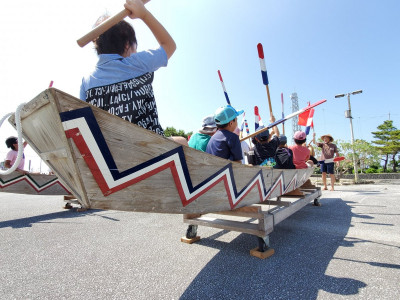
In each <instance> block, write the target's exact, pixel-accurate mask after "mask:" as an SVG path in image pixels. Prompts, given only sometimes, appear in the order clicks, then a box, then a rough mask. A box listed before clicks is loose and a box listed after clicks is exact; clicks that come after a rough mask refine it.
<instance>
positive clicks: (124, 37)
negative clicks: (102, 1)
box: [80, 0, 176, 135]
mask: <svg viewBox="0 0 400 300" xmlns="http://www.w3.org/2000/svg"><path fill="white" fill-rule="evenodd" d="M124 6H125V8H126V9H128V10H129V11H131V12H132V14H131V15H130V16H129V17H130V18H131V19H135V18H138V19H141V20H142V21H143V22H144V23H145V24H146V25H147V27H148V28H149V29H150V30H151V31H152V32H153V34H154V37H155V38H156V39H157V41H158V43H159V45H160V47H159V48H158V49H155V50H147V51H140V52H137V41H136V36H135V31H134V29H133V27H132V25H131V24H129V23H128V22H126V21H121V22H119V23H118V24H116V25H114V26H113V27H111V28H110V29H109V30H107V31H106V32H104V33H103V34H101V35H100V36H99V37H98V38H97V39H96V40H95V41H94V45H95V49H96V51H97V54H98V56H99V61H98V62H97V65H96V68H95V70H94V71H93V72H92V73H91V74H90V75H89V76H87V77H84V78H83V80H82V85H81V89H80V99H82V100H84V101H86V102H88V103H90V104H92V105H95V106H97V107H100V108H102V109H104V110H106V111H108V112H109V113H111V114H113V115H116V116H119V117H121V118H123V119H124V120H127V121H129V122H132V123H134V124H137V125H139V126H141V127H143V128H146V129H148V130H151V131H154V132H156V133H158V134H160V135H164V130H163V128H162V127H161V125H160V122H159V118H158V113H157V106H156V101H155V98H154V94H153V87H152V82H153V76H154V71H156V70H157V69H159V68H160V67H165V66H167V63H168V59H169V58H170V57H171V56H172V54H173V53H174V52H175V49H176V45H175V42H174V40H173V39H172V37H171V36H170V35H169V33H168V32H167V30H166V29H165V28H164V27H163V26H162V25H161V24H160V23H159V22H158V21H157V19H156V18H155V17H154V16H153V15H152V14H151V13H150V12H149V11H148V10H147V9H146V8H145V6H144V4H143V2H142V1H141V0H126V3H125V4H124ZM106 18H107V17H102V20H101V21H104V20H105V19H106ZM98 23H100V22H99V21H98Z"/></svg>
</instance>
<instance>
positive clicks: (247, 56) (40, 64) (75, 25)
mask: <svg viewBox="0 0 400 300" xmlns="http://www.w3.org/2000/svg"><path fill="white" fill-rule="evenodd" d="M123 3H124V1H115V0H113V1H112V0H99V1H93V0H86V1H76V0H71V1H68V2H65V3H63V4H62V5H61V4H60V3H59V2H58V1H49V0H38V1H35V2H33V1H27V0H21V1H18V2H14V1H7V2H5V1H3V2H2V4H0V25H1V28H2V30H1V32H0V40H1V41H2V47H1V48H0V54H1V55H0V68H1V72H0V83H1V87H2V88H1V89H2V96H3V97H2V98H1V100H0V101H1V102H0V103H1V105H0V115H1V116H3V115H4V114H5V113H7V112H10V111H14V110H15V109H16V107H17V105H18V104H19V103H22V102H27V101H29V100H31V99H32V98H33V97H34V96H36V95H37V94H38V93H40V92H41V91H42V90H44V89H46V88H47V86H48V84H49V82H50V81H51V80H54V87H56V88H58V89H61V90H63V91H65V92H67V93H69V94H71V95H74V96H78V95H79V86H80V82H81V78H82V76H83V75H84V74H86V73H88V72H90V70H91V69H92V68H93V66H94V64H95V63H96V61H97V57H96V54H95V53H94V51H93V49H92V45H90V44H89V45H87V46H86V47H85V48H80V47H79V46H78V45H77V44H76V40H77V39H78V38H79V37H81V36H82V35H83V34H85V33H86V32H88V31H89V30H90V29H91V26H92V25H93V24H94V22H95V21H96V19H97V17H98V16H99V15H101V14H103V13H104V12H109V13H110V14H112V15H113V14H115V13H117V12H119V11H120V10H122V9H123V6H122V5H123ZM147 7H148V9H149V10H150V11H151V12H152V13H153V14H154V15H155V16H156V17H157V18H158V19H159V20H160V22H161V23H162V24H163V25H164V26H165V27H166V28H167V30H168V31H169V32H170V34H171V35H172V37H173V38H174V39H175V41H176V44H177V51H176V52H175V54H174V55H173V56H172V58H171V60H170V61H169V65H168V67H166V68H162V69H160V70H159V71H157V72H156V74H155V82H154V89H155V95H156V101H157V105H158V110H159V116H160V120H161V124H162V125H163V127H167V126H173V127H175V128H176V129H183V130H185V131H186V132H188V131H192V130H193V131H195V130H197V129H198V128H199V127H200V124H201V120H202V118H203V117H204V116H206V115H209V114H213V113H214V111H215V110H216V109H217V108H218V107H219V106H223V105H225V104H226V103H225V97H224V94H223V92H222V88H221V84H220V81H219V78H218V74H217V70H221V73H222V76H223V79H224V82H225V86H226V89H227V92H228V95H229V97H230V99H231V102H232V105H233V106H234V107H235V108H237V109H244V110H245V111H246V116H247V119H248V122H249V125H250V131H251V132H253V131H254V115H253V112H254V106H255V105H257V106H258V107H259V110H260V114H261V117H262V119H263V121H264V123H268V119H269V108H268V99H267V93H266V89H265V86H264V85H263V84H262V79H261V74H260V65H259V59H258V55H257V44H258V43H262V44H263V47H264V54H265V62H266V66H267V71H268V77H269V82H270V85H269V89H270V94H271V101H272V106H273V112H274V115H275V116H276V118H277V119H278V117H279V116H280V115H281V114H282V110H281V102H280V95H281V93H283V95H284V100H285V106H284V111H285V114H289V113H291V111H292V108H291V101H290V94H291V93H293V92H296V93H297V94H298V98H299V107H300V108H302V107H304V106H306V105H307V102H308V101H310V102H316V101H318V100H321V99H327V102H326V103H325V104H322V105H320V106H319V107H317V108H316V110H315V115H314V124H315V131H316V133H317V135H318V136H320V135H322V134H326V133H330V134H331V135H332V136H334V137H335V139H341V140H345V141H350V138H351V136H350V125H349V119H346V118H345V117H344V111H345V110H347V109H348V106H347V99H346V98H340V99H335V98H334V96H335V95H336V94H342V93H348V92H352V91H355V90H360V89H362V90H363V93H362V94H359V95H354V96H351V106H352V112H353V117H354V119H353V127H354V135H355V138H362V139H365V140H367V141H371V140H372V135H371V134H370V132H371V131H374V130H376V128H377V126H378V125H380V124H382V123H383V121H384V120H387V119H388V118H389V113H390V119H391V120H393V121H394V125H395V126H397V127H400V122H399V116H400V113H399V104H398V99H397V98H398V94H399V92H398V87H399V82H400V75H399V70H400V59H399V48H400V47H399V46H400V38H399V29H400V24H399V23H400V21H399V18H398V16H397V14H398V12H399V11H400V1H396V0H392V1H389V0H387V1H386V0H384V1H361V0H359V1H349V0H335V1H333V0H331V1H317V0H306V1H294V0H293V1H289V0H280V1H266V0H257V1H232V0H230V1H228V0H218V1H210V0H202V1H200V0H198V1H187V0H168V1H162V0H152V1H151V2H150V3H148V4H147ZM21 8H22V9H21ZM132 24H133V25H134V27H135V29H136V31H137V37H138V42H139V50H143V49H148V48H154V47H156V46H157V43H156V41H155V39H154V38H153V37H152V35H151V33H150V31H149V30H148V29H147V28H146V27H145V26H143V24H142V23H141V21H140V20H134V21H132ZM239 121H241V118H240V119H239ZM291 126H292V122H291V121H289V122H287V124H286V126H285V131H286V134H287V135H288V137H289V140H290V138H291V134H292V132H291V131H292V129H291V128H292V127H291ZM280 128H281V127H280ZM11 134H14V132H13V131H12V129H11V128H10V127H9V126H8V125H5V126H3V127H2V128H0V139H1V140H4V139H5V138H6V137H7V136H8V135H11ZM0 150H2V151H0V154H3V153H6V152H7V149H6V148H5V146H4V149H0ZM4 156H5V154H4Z"/></svg>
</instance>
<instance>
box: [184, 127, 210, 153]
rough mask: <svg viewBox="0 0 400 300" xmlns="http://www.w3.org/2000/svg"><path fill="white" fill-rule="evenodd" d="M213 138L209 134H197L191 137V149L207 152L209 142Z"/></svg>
mask: <svg viewBox="0 0 400 300" xmlns="http://www.w3.org/2000/svg"><path fill="white" fill-rule="evenodd" d="M210 138H211V136H210V135H208V134H204V133H200V132H196V133H195V134H193V135H192V136H191V137H190V140H189V147H190V148H194V149H197V150H200V151H203V152H206V149H207V145H208V142H209V141H210Z"/></svg>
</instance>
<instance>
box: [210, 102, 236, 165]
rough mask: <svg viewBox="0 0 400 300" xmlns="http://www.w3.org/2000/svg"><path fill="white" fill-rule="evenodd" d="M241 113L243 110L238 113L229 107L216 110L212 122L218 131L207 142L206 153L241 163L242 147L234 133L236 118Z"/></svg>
mask: <svg viewBox="0 0 400 300" xmlns="http://www.w3.org/2000/svg"><path fill="white" fill-rule="evenodd" d="M242 113H243V110H241V111H239V112H238V111H236V110H235V109H234V108H233V107H232V106H230V105H226V106H224V107H220V108H218V109H217V111H216V112H215V114H214V120H215V123H216V124H217V128H218V131H217V132H216V133H215V134H214V135H213V136H212V137H211V139H210V141H209V142H208V145H207V149H206V152H207V153H210V154H213V155H215V156H219V157H222V158H225V159H229V160H232V161H235V162H239V163H241V162H242V158H243V155H242V146H241V144H240V140H239V137H238V136H237V134H236V133H234V131H235V129H236V127H237V117H238V116H240V115H241V114H242Z"/></svg>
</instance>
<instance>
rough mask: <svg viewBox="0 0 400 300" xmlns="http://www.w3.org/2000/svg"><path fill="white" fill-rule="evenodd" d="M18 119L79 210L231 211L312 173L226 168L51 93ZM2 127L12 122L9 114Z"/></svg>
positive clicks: (291, 186) (283, 190) (40, 97)
mask: <svg viewBox="0 0 400 300" xmlns="http://www.w3.org/2000/svg"><path fill="white" fill-rule="evenodd" d="M144 109H145V108H144ZM21 118H22V128H23V136H24V138H25V139H26V140H27V141H28V142H29V144H30V146H31V147H32V148H33V149H34V150H35V151H36V152H37V154H38V155H39V156H40V157H41V158H42V159H43V160H45V161H46V162H47V164H48V165H49V166H50V167H51V169H52V170H53V171H54V172H55V174H56V175H57V177H58V178H59V180H60V181H61V182H62V184H63V185H64V186H65V187H66V188H67V189H68V190H69V191H71V192H72V193H73V194H74V195H75V196H76V197H77V199H78V200H79V202H80V203H81V205H82V206H83V207H87V208H97V209H114V210H127V211H143V212H160V213H182V214H189V213H208V212H216V211H225V210H232V209H235V208H239V207H243V206H248V205H251V204H254V203H260V202H263V201H266V200H268V199H271V198H274V197H277V196H279V195H282V194H285V193H287V192H290V191H292V190H294V189H296V188H297V187H299V186H301V185H302V184H303V183H304V182H305V181H306V180H307V179H308V178H309V176H310V175H311V174H312V172H313V169H312V168H309V169H301V170H276V169H270V168H266V167H259V166H246V165H241V164H239V163H233V162H230V161H228V160H225V159H222V158H219V157H216V156H213V155H210V154H207V153H204V152H201V151H197V150H194V149H191V148H189V147H185V146H181V145H179V144H177V143H175V142H174V141H172V140H170V139H167V138H164V137H162V136H160V135H157V134H155V133H153V132H151V131H148V130H146V129H143V128H141V127H139V126H137V125H134V124H132V123H130V122H128V121H125V120H123V119H121V118H119V117H116V116H114V115H111V114H109V113H108V112H105V111H103V110H101V109H99V108H97V107H94V106H92V105H89V104H87V103H85V102H83V101H81V100H79V99H77V98H74V97H72V96H70V95H68V94H66V93H64V92H62V91H59V90H57V89H54V88H50V89H48V90H45V91H43V92H42V93H41V94H39V95H38V96H37V97H36V98H34V99H33V100H32V101H30V102H29V103H27V105H26V106H25V107H24V109H23V111H22V112H21ZM9 121H10V123H11V124H14V116H12V117H10V119H9Z"/></svg>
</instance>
